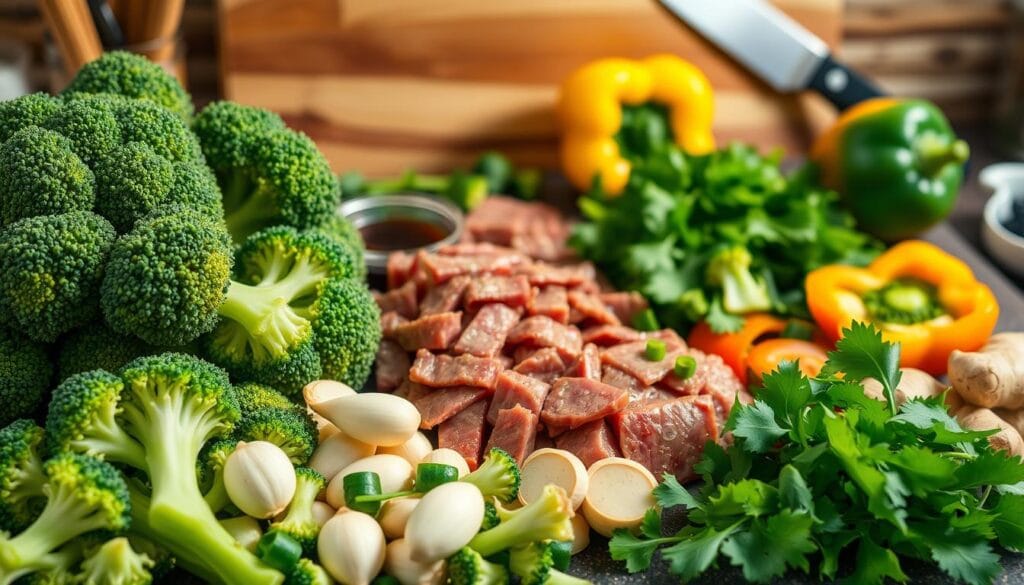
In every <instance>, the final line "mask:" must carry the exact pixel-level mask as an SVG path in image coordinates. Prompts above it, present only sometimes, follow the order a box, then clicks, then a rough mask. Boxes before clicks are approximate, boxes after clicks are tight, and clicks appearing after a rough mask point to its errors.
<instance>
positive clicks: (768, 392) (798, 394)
mask: <svg viewBox="0 0 1024 585" xmlns="http://www.w3.org/2000/svg"><path fill="white" fill-rule="evenodd" d="M757 399H758V400H761V401H762V402H764V403H765V404H767V405H768V406H770V407H771V408H772V410H773V411H774V412H775V419H776V420H777V421H779V423H780V424H783V425H785V426H786V427H787V428H794V427H795V426H796V425H797V421H798V420H799V418H800V413H801V411H802V410H803V409H804V407H805V406H807V403H808V402H809V401H810V399H811V384H810V382H808V381H807V378H806V377H805V376H804V375H803V373H802V372H801V371H800V368H799V366H798V365H797V363H796V362H791V361H784V362H782V363H781V364H779V367H778V369H776V370H775V371H774V372H771V373H770V374H766V375H765V376H764V380H763V387H762V388H761V390H759V391H758V392H757Z"/></svg>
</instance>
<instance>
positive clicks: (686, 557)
mask: <svg viewBox="0 0 1024 585" xmlns="http://www.w3.org/2000/svg"><path fill="white" fill-rule="evenodd" d="M738 527H739V523H737V524H733V525H731V526H727V527H725V528H724V529H722V530H715V529H714V528H712V527H710V526H706V527H704V528H703V529H701V530H700V531H697V532H694V533H692V534H690V535H689V536H688V537H687V538H686V540H682V541H680V542H679V543H677V544H673V545H672V546H670V547H668V548H666V549H664V550H662V551H661V556H662V558H664V559H665V560H666V561H668V563H669V568H670V570H671V571H672V574H674V575H677V576H679V578H680V579H682V580H683V581H689V580H691V579H693V578H695V577H697V576H698V575H700V574H701V573H703V572H704V571H706V570H708V567H710V566H711V563H713V562H714V561H715V559H716V558H718V551H719V548H721V546H722V542H723V541H725V539H727V538H729V537H730V536H732V534H733V533H734V532H735V531H736V529H737V528H738Z"/></svg>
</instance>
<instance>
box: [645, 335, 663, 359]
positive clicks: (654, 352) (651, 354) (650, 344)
mask: <svg viewBox="0 0 1024 585" xmlns="http://www.w3.org/2000/svg"><path fill="white" fill-rule="evenodd" d="M644 356H645V357H646V358H647V359H648V360H650V361H652V362H660V361H661V360H663V359H665V342H664V341H662V340H660V339H648V340H647V349H646V351H644Z"/></svg>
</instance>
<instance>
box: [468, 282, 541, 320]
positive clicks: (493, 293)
mask: <svg viewBox="0 0 1024 585" xmlns="http://www.w3.org/2000/svg"><path fill="white" fill-rule="evenodd" d="M532 294H533V289H531V288H530V282H529V281H528V280H526V277H525V276H522V275H519V276H481V277H479V278H474V279H473V280H472V281H471V282H470V283H469V286H468V287H466V298H465V301H464V304H465V307H466V310H467V311H470V312H472V311H475V310H476V309H478V308H480V307H481V306H483V305H486V304H489V303H504V304H506V305H508V306H510V307H524V306H526V303H527V302H529V300H530V296H531V295H532Z"/></svg>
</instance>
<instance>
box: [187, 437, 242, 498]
mask: <svg viewBox="0 0 1024 585" xmlns="http://www.w3.org/2000/svg"><path fill="white" fill-rule="evenodd" d="M236 447H238V441H237V440H236V439H217V440H215V441H210V442H209V443H207V444H206V446H204V447H203V450H202V451H200V453H199V462H198V468H197V476H198V478H199V487H200V488H201V489H202V490H203V493H204V495H203V499H204V500H206V504H207V505H208V506H210V509H211V510H213V512H214V513H219V512H221V511H223V510H224V509H225V508H227V507H228V505H229V504H231V498H229V497H228V491H227V488H226V487H224V464H225V463H226V462H227V460H228V457H229V456H230V455H231V454H232V453H234V452H235V448H236Z"/></svg>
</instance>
